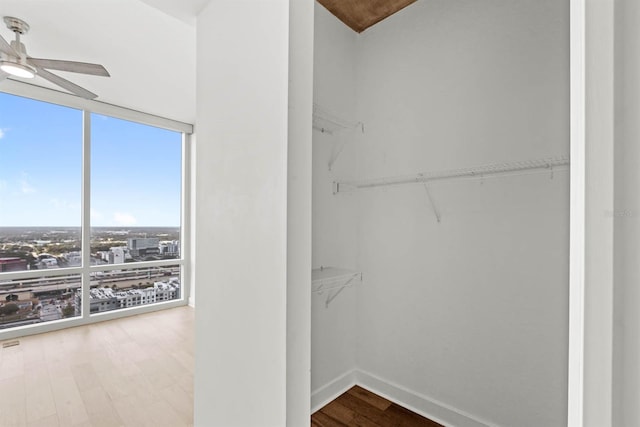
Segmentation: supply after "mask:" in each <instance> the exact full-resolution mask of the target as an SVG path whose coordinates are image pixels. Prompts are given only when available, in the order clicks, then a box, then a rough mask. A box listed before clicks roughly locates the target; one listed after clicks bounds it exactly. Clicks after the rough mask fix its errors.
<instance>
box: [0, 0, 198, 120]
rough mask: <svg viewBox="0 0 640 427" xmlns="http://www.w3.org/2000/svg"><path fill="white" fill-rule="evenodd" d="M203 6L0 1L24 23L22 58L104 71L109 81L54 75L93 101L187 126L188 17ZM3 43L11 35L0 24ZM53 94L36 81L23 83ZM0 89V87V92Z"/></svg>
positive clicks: (145, 1)
mask: <svg viewBox="0 0 640 427" xmlns="http://www.w3.org/2000/svg"><path fill="white" fill-rule="evenodd" d="M207 2H208V0H2V2H1V3H0V17H1V16H15V17H18V18H21V19H23V20H25V21H26V22H27V23H28V24H29V25H30V26H31V30H30V31H29V33H28V34H26V35H25V36H23V38H22V41H23V42H24V43H25V45H26V47H27V51H28V53H29V55H31V56H33V57H37V58H52V59H67V60H72V61H83V62H95V63H100V64H102V65H104V66H105V67H106V68H107V70H108V71H109V73H110V74H111V77H110V78H105V77H96V76H86V75H82V74H74V73H66V72H62V71H60V72H58V71H54V72H55V73H56V74H59V75H60V76H62V77H64V78H67V79H68V80H71V81H72V82H74V83H76V84H79V85H80V86H83V87H85V88H87V89H88V90H90V91H92V92H94V93H97V94H98V100H99V101H103V102H108V103H111V104H116V105H121V106H124V107H128V108H133V109H136V110H139V111H144V112H147V113H151V114H156V115H159V116H163V117H168V118H171V119H175V120H180V121H184V122H188V123H194V122H195V76H196V69H195V67H196V29H195V17H196V16H197V13H199V12H200V10H202V8H203V7H204V6H205V4H206V3H207ZM0 35H2V36H3V37H4V38H5V39H6V40H7V41H9V40H11V39H13V33H12V32H11V31H9V30H8V29H7V28H6V26H5V25H4V23H3V22H2V23H0ZM28 81H29V82H30V83H34V84H38V85H40V86H46V87H52V88H56V86H53V85H51V84H49V83H48V82H46V81H44V80H43V79H41V78H38V77H36V78H35V79H34V80H28ZM1 85H2V82H0V87H1Z"/></svg>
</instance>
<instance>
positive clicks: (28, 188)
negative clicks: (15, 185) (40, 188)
mask: <svg viewBox="0 0 640 427" xmlns="http://www.w3.org/2000/svg"><path fill="white" fill-rule="evenodd" d="M20 191H21V192H22V194H31V193H35V192H36V189H35V188H34V187H33V186H32V185H31V184H29V183H28V182H27V180H26V179H22V180H20Z"/></svg>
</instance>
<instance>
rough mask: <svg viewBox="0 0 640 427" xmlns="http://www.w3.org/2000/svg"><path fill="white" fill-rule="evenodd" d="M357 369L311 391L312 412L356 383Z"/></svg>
mask: <svg viewBox="0 0 640 427" xmlns="http://www.w3.org/2000/svg"><path fill="white" fill-rule="evenodd" d="M355 379H356V371H355V370H354V371H349V372H346V373H344V374H342V375H340V376H339V377H337V378H335V379H333V380H332V381H330V382H329V383H327V384H325V385H323V386H322V387H320V388H319V389H317V390H314V391H312V392H311V413H314V412H316V411H317V410H318V409H320V408H322V407H323V406H324V405H326V404H327V403H329V402H331V401H332V400H333V399H335V398H336V397H338V396H340V395H341V394H342V393H344V392H345V391H347V390H349V389H350V388H351V387H353V386H354V385H356V383H355Z"/></svg>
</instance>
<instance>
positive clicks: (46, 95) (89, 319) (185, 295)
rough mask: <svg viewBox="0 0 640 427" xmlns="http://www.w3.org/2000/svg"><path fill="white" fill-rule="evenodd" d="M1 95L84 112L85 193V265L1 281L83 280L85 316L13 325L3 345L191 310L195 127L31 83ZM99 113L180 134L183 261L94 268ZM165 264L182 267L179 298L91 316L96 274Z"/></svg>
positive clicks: (0, 336) (1, 335)
mask: <svg viewBox="0 0 640 427" xmlns="http://www.w3.org/2000/svg"><path fill="white" fill-rule="evenodd" d="M0 92H2V93H6V94H9V95H15V96H20V97H23V98H29V99H32V100H35V101H42V102H47V103H50V104H55V105H59V106H63V107H69V108H74V109H76V110H80V112H81V113H82V128H83V129H82V132H83V137H82V189H81V206H82V214H81V222H80V225H81V242H82V245H81V252H82V265H81V266H80V267H68V268H59V269H51V270H45V271H43V273H42V274H34V270H25V271H18V272H6V273H1V274H0V278H2V279H3V280H12V279H26V278H37V277H44V276H47V277H51V276H68V275H69V276H70V275H80V276H81V281H82V283H81V289H82V313H81V315H80V316H76V317H72V318H67V319H59V320H54V321H48V322H42V323H37V324H32V325H24V326H15V327H10V328H7V329H3V330H0V340H6V339H12V338H16V337H21V336H27V335H32V334H39V333H44V332H50V331H55V330H59V329H65V328H71V327H74V326H80V325H86V324H91V323H96V322H102V321H105V320H112V319H117V318H122V317H126V316H133V315H137V314H142V313H148V312H153V311H158V310H164V309H168V308H173V307H179V306H184V305H187V304H188V303H189V301H190V289H191V282H192V274H191V271H190V270H191V269H190V265H191V263H190V259H191V247H192V246H191V237H192V232H191V176H192V172H191V141H192V135H193V125H191V124H188V123H184V122H180V121H177V120H172V119H167V118H164V117H160V116H156V115H153V114H148V113H143V112H141V111H136V110H132V109H129V108H124V107H120V106H117V105H113V104H108V103H105V102H101V101H96V100H89V99H84V98H80V97H78V96H75V95H71V94H67V93H64V92H60V91H57V90H53V89H48V88H44V87H40V86H36V85H33V84H29V83H23V82H18V81H15V80H11V79H5V80H4V81H3V82H2V84H0ZM94 113H95V114H100V115H104V116H109V117H113V118H117V119H122V120H127V121H131V122H135V123H139V124H143V125H149V126H154V127H157V128H161V129H166V130H170V131H174V132H180V133H181V134H182V159H181V161H182V183H181V187H182V188H181V206H180V214H181V215H180V258H177V259H167V260H158V261H142V262H131V263H126V264H105V265H93V266H92V265H91V244H90V242H91V214H90V212H91V115H92V114H94ZM167 265H178V266H180V298H178V299H175V300H170V301H162V302H154V303H152V304H148V305H140V306H135V307H127V308H121V309H117V310H111V311H104V312H98V313H93V314H92V313H90V308H91V304H90V303H89V300H90V299H89V283H90V276H91V274H92V273H95V272H99V271H109V270H131V269H136V268H147V267H159V266H167Z"/></svg>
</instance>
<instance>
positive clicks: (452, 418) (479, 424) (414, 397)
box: [338, 370, 498, 427]
mask: <svg viewBox="0 0 640 427" xmlns="http://www.w3.org/2000/svg"><path fill="white" fill-rule="evenodd" d="M354 372H355V382H356V384H358V385H360V386H362V387H363V388H366V389H367V390H370V391H372V392H374V393H376V394H378V395H380V396H382V397H384V398H386V399H388V400H390V401H392V402H394V403H397V404H398V405H400V406H403V407H405V408H407V409H409V410H411V411H413V412H415V413H417V414H420V415H422V416H425V417H427V418H429V419H431V420H433V421H436V422H438V423H440V424H442V425H445V426H448V427H498V426H497V425H496V424H493V423H490V422H488V421H485V420H481V419H479V418H478V417H474V416H472V415H471V414H468V413H465V412H464V411H461V410H459V409H456V408H454V407H452V406H449V405H446V404H444V403H442V402H438V401H437V400H435V399H432V398H429V397H427V396H424V395H421V394H419V393H416V392H414V391H412V390H409V389H407V388H405V387H403V386H401V385H398V384H394V383H392V382H390V381H386V380H385V379H383V378H380V377H377V376H375V375H373V374H370V373H368V372H364V371H360V370H356V371H354ZM338 395H339V394H338Z"/></svg>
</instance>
